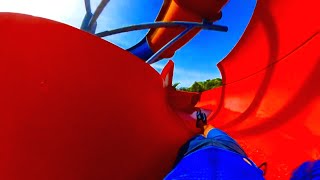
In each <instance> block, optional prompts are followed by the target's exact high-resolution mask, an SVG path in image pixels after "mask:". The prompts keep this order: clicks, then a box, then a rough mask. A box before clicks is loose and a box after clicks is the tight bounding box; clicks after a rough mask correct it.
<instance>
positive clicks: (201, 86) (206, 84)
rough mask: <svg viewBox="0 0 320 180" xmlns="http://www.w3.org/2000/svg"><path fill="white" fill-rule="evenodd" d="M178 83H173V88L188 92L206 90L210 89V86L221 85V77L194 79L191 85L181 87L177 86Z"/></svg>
mask: <svg viewBox="0 0 320 180" xmlns="http://www.w3.org/2000/svg"><path fill="white" fill-rule="evenodd" d="M179 84H180V83H175V84H174V85H173V87H174V88H176V89H178V90H181V91H188V92H203V91H206V90H210V89H212V88H216V87H219V86H222V79H221V78H215V79H208V80H206V81H199V82H198V81H196V82H194V83H193V84H192V85H191V87H181V88H177V86H178V85H179Z"/></svg>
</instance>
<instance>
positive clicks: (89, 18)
mask: <svg viewBox="0 0 320 180" xmlns="http://www.w3.org/2000/svg"><path fill="white" fill-rule="evenodd" d="M109 1H110V0H102V1H101V2H100V4H99V6H98V7H97V9H96V10H95V12H94V13H93V14H92V11H91V4H90V0H84V3H85V7H86V15H85V17H84V19H83V21H82V24H81V28H80V29H82V30H84V31H87V32H90V33H92V34H94V33H95V31H96V28H97V19H98V17H99V16H100V14H101V13H102V11H103V9H104V8H105V7H106V6H107V4H108V3H109Z"/></svg>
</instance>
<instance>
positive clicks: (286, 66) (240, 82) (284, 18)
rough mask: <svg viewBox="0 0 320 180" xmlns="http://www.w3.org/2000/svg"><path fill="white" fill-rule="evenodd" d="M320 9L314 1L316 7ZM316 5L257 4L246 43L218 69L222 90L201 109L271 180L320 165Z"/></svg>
mask: <svg viewBox="0 0 320 180" xmlns="http://www.w3.org/2000/svg"><path fill="white" fill-rule="evenodd" d="M314 3H315V2H314ZM314 3H312V2H304V3H302V2H301V1H297V0H294V1H291V0H284V1H277V0H268V1H266V0H264V1H262V0H259V1H258V2H257V6H256V9H255V11H254V14H253V17H252V20H251V21H250V23H249V26H248V27H247V29H246V31H245V33H244V35H243V37H242V38H241V40H240V41H239V43H238V44H237V46H236V47H235V48H234V49H233V51H232V52H231V53H230V54H229V55H228V56H227V57H226V58H225V59H224V60H223V61H221V62H220V63H219V64H218V67H219V69H220V71H221V74H222V79H223V83H224V86H223V87H222V88H219V89H213V90H211V91H207V92H204V93H203V94H202V95H201V99H200V102H199V103H198V106H200V107H201V106H203V107H206V108H208V109H211V110H212V111H214V112H215V113H213V114H212V115H211V116H210V119H211V123H212V124H213V125H215V126H217V127H219V128H221V129H224V130H226V131H227V132H229V133H230V134H231V135H232V136H233V137H235V138H236V139H237V140H239V141H240V142H241V143H242V145H243V146H244V147H245V149H246V150H247V151H248V152H249V154H250V156H251V157H252V158H253V160H254V161H255V162H256V163H257V164H261V163H263V162H267V164H268V172H267V179H272V180H273V179H289V176H290V174H291V172H292V170H293V169H294V168H296V167H298V166H299V164H301V163H302V162H304V161H307V160H315V159H320V121H319V118H320V86H319V85H318V84H319V80H320V53H319V47H320V35H319V29H320V24H319V14H317V11H318V8H317V7H315V5H314Z"/></svg>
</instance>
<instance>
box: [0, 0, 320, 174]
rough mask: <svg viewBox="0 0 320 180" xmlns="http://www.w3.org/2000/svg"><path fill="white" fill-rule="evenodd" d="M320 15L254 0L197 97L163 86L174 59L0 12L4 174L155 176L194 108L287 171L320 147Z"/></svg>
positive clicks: (186, 129)
mask: <svg viewBox="0 0 320 180" xmlns="http://www.w3.org/2000/svg"><path fill="white" fill-rule="evenodd" d="M288 4H290V6H288ZM289 7H290V8H289ZM297 9H299V11H298V12H300V14H299V13H297ZM316 12H317V9H316V6H314V5H313V4H312V3H309V4H307V3H305V4H304V3H301V1H297V0H294V1H289V0H285V1H281V2H280V1H276V0H269V1H258V3H257V8H256V10H255V13H254V15H253V18H252V20H251V22H250V24H249V26H248V28H247V31H246V32H245V34H244V35H243V37H242V39H241V40H240V42H239V43H238V45H237V46H236V47H235V48H234V50H233V51H232V52H231V53H230V54H229V55H228V56H227V58H226V59H224V60H223V61H222V62H221V63H219V65H218V66H219V68H220V70H221V72H222V75H223V82H224V84H225V85H224V86H223V87H221V88H217V89H213V90H210V91H207V92H204V93H201V94H198V93H186V92H179V91H175V90H173V89H172V87H170V83H171V81H172V74H173V63H172V62H170V63H169V64H168V65H167V66H166V68H165V69H164V70H163V73H162V74H161V75H159V74H158V73H157V72H156V71H155V70H154V69H153V68H152V67H150V66H149V65H147V64H146V63H144V62H142V61H141V60H140V59H139V58H138V57H136V56H134V55H132V54H131V53H130V52H127V51H125V50H122V49H121V48H119V47H117V46H114V45H113V44H111V43H108V42H105V41H103V40H101V39H100V38H98V37H95V36H92V35H90V34H88V33H86V32H83V31H80V30H77V29H75V28H72V27H70V26H67V25H64V24H61V23H57V22H53V21H50V20H46V19H42V18H36V17H32V16H26V15H21V14H12V13H1V14H0V26H1V27H3V28H1V29H0V36H1V37H0V38H1V41H2V45H3V46H2V48H1V49H0V82H1V88H0V99H1V103H0V123H1V126H0V146H1V148H0V159H1V160H0V179H7V180H11V179H27V180H28V179H30V180H31V179H32V180H34V179H39V180H40V179H66V180H67V179H68V180H69V179H107V178H108V177H113V179H139V178H140V179H141V178H143V179H154V178H155V177H156V178H162V177H164V176H165V175H166V173H168V172H169V171H170V169H171V168H172V163H173V161H174V159H175V155H176V152H177V150H178V148H179V146H180V145H182V144H183V143H184V142H185V141H186V140H187V139H188V138H190V137H191V136H192V135H194V134H195V132H196V130H195V129H194V128H193V127H192V126H189V125H188V122H187V120H186V119H183V118H181V117H184V116H186V114H188V113H189V114H190V113H192V112H193V111H194V108H193V107H194V106H197V107H202V108H205V109H208V110H210V111H213V113H212V114H211V115H210V117H209V118H210V120H211V122H210V123H212V124H214V125H215V126H217V127H220V128H222V129H223V130H226V131H227V132H228V133H230V134H231V135H232V136H234V137H235V138H236V139H237V140H239V141H240V143H241V144H242V145H243V146H244V148H245V149H246V150H247V151H248V153H249V154H250V156H251V157H252V158H253V160H254V161H255V162H256V163H257V164H260V163H262V162H267V163H268V171H267V179H288V176H289V175H290V172H291V171H292V170H293V169H294V168H295V167H297V166H298V165H299V164H301V163H302V162H304V161H306V160H312V159H319V154H320V153H319V152H320V147H319V143H317V142H319V140H320V138H319V137H320V132H319V129H320V124H319V121H317V120H318V119H319V117H320V114H319V112H320V110H319V109H320V107H319V104H320V99H319V92H320V89H319V86H317V83H318V80H319V79H320V74H319V72H320V70H319V69H320V64H319V62H320V59H319V52H318V49H317V47H319V44H320V40H319V23H318V21H317V20H316V19H317V15H316ZM288 19H290V20H292V21H289V20H288ZM302 20H303V22H304V26H298V25H297V22H301V21H302ZM100 52H105V53H103V54H101V53H100ZM105 54H108V59H106V58H105ZM196 103H197V104H196Z"/></svg>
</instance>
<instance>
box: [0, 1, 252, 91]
mask: <svg viewBox="0 0 320 180" xmlns="http://www.w3.org/2000/svg"><path fill="white" fill-rule="evenodd" d="M91 3H92V4H91V5H92V9H93V10H94V9H95V8H96V7H97V6H98V4H99V3H100V0H91ZM162 3H163V0H134V1H133V0H110V2H109V4H108V5H107V7H106V8H105V10H104V11H103V12H102V14H101V16H100V17H99V19H98V27H97V32H101V31H105V30H111V29H115V28H120V27H124V26H129V25H133V24H141V23H147V22H154V20H155V19H156V17H157V15H158V12H159V10H160V8H161V5H162ZM255 4H256V0H245V1H239V0H230V1H229V3H228V4H227V5H226V6H225V7H224V8H223V10H222V13H223V17H222V19H221V20H220V21H218V22H216V23H215V24H219V25H224V26H228V28H229V31H228V32H216V31H209V30H204V31H201V32H200V33H199V34H198V35H196V36H195V37H194V38H193V39H192V40H191V41H190V42H189V43H187V44H186V45H185V46H183V47H182V48H181V49H180V50H178V51H177V52H176V53H175V55H174V56H173V57H172V58H170V59H172V60H173V61H174V63H175V70H174V77H173V81H174V82H179V83H180V85H179V86H180V87H188V86H190V85H191V84H193V83H194V82H195V81H204V80H207V79H212V78H217V77H221V75H220V71H219V70H218V68H217V66H216V65H217V63H218V62H220V61H221V60H222V59H223V58H224V57H226V56H227V55H228V53H229V52H230V51H231V50H232V49H233V47H234V46H235V45H236V43H237V42H238V41H239V39H240V37H241V35H242V34H243V32H244V30H245V28H246V27H247V24H248V22H249V21H250V18H251V16H252V13H253V11H254V8H255ZM0 12H18V13H24V14H30V15H34V16H40V17H44V18H48V19H52V20H55V21H59V22H62V23H65V24H69V25H71V26H74V27H76V28H79V27H80V25H81V22H82V19H83V17H84V15H85V6H84V1H83V0H0ZM147 32H148V30H141V31H134V32H130V33H122V34H117V35H113V36H109V37H107V38H104V39H105V40H107V41H109V42H111V43H113V44H115V45H118V46H119V47H121V48H124V49H126V48H129V47H131V46H133V45H135V44H136V43H138V42H139V41H140V40H141V39H142V38H143V37H144V36H145V35H146V33H147ZM167 62H168V60H166V59H165V60H162V61H160V62H157V63H155V64H153V65H152V66H153V67H154V68H155V69H156V70H157V71H158V72H161V70H162V69H163V67H164V66H165V64H166V63H167Z"/></svg>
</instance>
